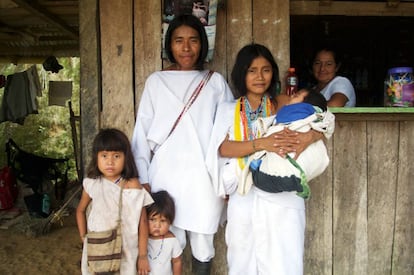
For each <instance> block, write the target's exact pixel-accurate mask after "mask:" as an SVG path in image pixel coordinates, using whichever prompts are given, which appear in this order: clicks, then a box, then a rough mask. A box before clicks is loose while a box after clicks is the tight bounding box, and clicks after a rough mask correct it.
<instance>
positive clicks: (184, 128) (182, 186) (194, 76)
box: [132, 15, 233, 274]
mask: <svg viewBox="0 0 414 275" xmlns="http://www.w3.org/2000/svg"><path fill="white" fill-rule="evenodd" d="M165 50H166V53H167V56H168V59H169V60H170V61H171V63H172V65H171V66H170V67H168V68H167V69H165V70H163V71H158V72H154V73H152V74H151V75H150V76H149V77H148V79H147V80H146V82H145V88H144V92H143V94H142V97H141V101H140V104H139V108H138V114H137V119H136V124H135V129H134V133H133V136H132V149H133V152H134V157H135V161H136V163H137V167H138V171H139V175H140V178H139V179H140V181H141V182H142V183H143V184H145V185H146V186H147V188H148V189H151V192H157V191H160V190H166V191H168V193H169V194H170V195H171V196H172V197H173V199H174V201H175V207H176V216H175V219H174V222H173V224H172V227H171V231H172V232H173V233H174V235H175V236H176V237H177V238H178V240H179V241H180V244H181V247H182V248H183V249H184V247H185V246H186V241H187V236H188V238H189V242H190V246H191V252H192V256H193V263H192V268H193V272H194V273H195V274H210V269H211V260H212V259H213V257H214V254H215V250H214V246H213V240H214V234H215V233H216V232H217V229H218V225H219V221H220V216H221V213H222V209H223V205H224V200H223V198H221V197H219V196H218V195H217V194H216V193H215V191H214V188H213V186H212V177H211V174H210V170H209V168H208V166H207V164H206V155H207V153H208V152H209V151H211V149H210V144H211V142H212V140H211V131H212V128H213V123H214V119H215V117H216V110H217V106H218V104H219V103H221V102H225V101H229V100H231V99H233V95H232V93H231V91H230V88H229V86H228V84H227V82H226V80H225V79H224V78H223V76H222V75H220V74H219V73H217V72H214V73H212V74H211V75H210V74H209V71H208V70H204V62H205V60H206V56H207V52H208V40H207V35H206V32H205V29H204V27H203V25H202V24H201V22H200V20H199V19H198V18H197V17H195V16H193V15H181V16H177V17H175V18H174V19H173V20H172V21H171V22H170V24H169V27H168V30H167V33H166V36H165ZM206 76H207V77H209V76H210V79H208V78H205V77H206ZM199 86H200V87H202V88H201V90H198V92H199V93H198V94H197V92H196V91H197V87H199Z"/></svg>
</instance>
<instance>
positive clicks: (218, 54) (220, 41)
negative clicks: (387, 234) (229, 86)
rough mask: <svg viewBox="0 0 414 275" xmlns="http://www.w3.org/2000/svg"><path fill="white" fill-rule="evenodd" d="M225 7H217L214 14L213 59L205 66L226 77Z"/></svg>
mask: <svg viewBox="0 0 414 275" xmlns="http://www.w3.org/2000/svg"><path fill="white" fill-rule="evenodd" d="M226 20H227V15H226V9H225V6H223V5H219V6H218V7H217V16H216V40H215V45H214V54H213V60H211V61H210V62H209V63H207V65H206V68H209V69H211V70H214V71H216V72H219V73H221V74H222V75H223V76H224V77H225V78H226V79H227V70H226V68H227V64H226V47H227V39H226V36H227V28H226Z"/></svg>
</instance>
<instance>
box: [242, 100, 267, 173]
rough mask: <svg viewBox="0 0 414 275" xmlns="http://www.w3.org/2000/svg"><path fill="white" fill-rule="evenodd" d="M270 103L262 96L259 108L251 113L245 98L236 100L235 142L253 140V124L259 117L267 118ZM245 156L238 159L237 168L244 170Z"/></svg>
mask: <svg viewBox="0 0 414 275" xmlns="http://www.w3.org/2000/svg"><path fill="white" fill-rule="evenodd" d="M271 104H272V103H271V101H270V99H269V98H268V96H266V95H264V96H263V97H262V100H261V102H260V105H259V107H258V108H257V109H256V110H255V111H252V110H251V107H250V103H249V100H248V99H247V97H245V96H242V97H240V98H239V100H237V103H236V108H235V114H234V125H235V127H234V137H235V140H236V141H244V140H253V139H254V138H255V137H256V136H255V133H254V131H253V123H254V122H255V121H256V120H257V119H258V118H259V117H267V116H270V114H271ZM247 158H248V157H247V156H245V157H243V158H239V159H238V162H239V166H240V168H241V169H243V168H244V165H245V163H247Z"/></svg>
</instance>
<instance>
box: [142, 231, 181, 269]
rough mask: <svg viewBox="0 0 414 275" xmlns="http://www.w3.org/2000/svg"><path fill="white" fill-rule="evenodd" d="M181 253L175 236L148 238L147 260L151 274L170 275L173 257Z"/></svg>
mask: <svg viewBox="0 0 414 275" xmlns="http://www.w3.org/2000/svg"><path fill="white" fill-rule="evenodd" d="M182 253H183V249H182V248H181V246H180V243H179V242H178V240H177V238H175V237H171V238H165V239H151V238H149V239H148V258H149V259H148V260H149V263H150V267H151V272H150V274H152V275H170V274H171V275H172V274H173V272H172V263H171V260H172V259H173V258H177V257H179V256H180V255H181V254H182Z"/></svg>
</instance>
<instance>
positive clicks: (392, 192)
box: [305, 108, 414, 275]
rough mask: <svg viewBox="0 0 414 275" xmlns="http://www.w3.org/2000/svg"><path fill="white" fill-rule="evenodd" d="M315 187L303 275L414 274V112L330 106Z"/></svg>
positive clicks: (309, 212) (308, 214) (412, 109)
mask: <svg viewBox="0 0 414 275" xmlns="http://www.w3.org/2000/svg"><path fill="white" fill-rule="evenodd" d="M330 110H331V111H332V112H333V113H334V114H335V116H336V125H335V126H336V127H335V134H334V135H333V137H332V138H331V139H330V140H329V141H328V143H327V145H328V150H329V155H330V158H331V163H330V165H329V167H328V169H327V170H326V171H325V173H324V174H323V175H321V176H320V177H318V178H317V179H315V180H314V181H312V182H311V183H310V185H311V189H312V197H311V199H310V200H309V201H308V202H307V232H306V249H305V254H306V255H305V269H306V270H305V274H376V275H377V274H414V272H413V271H414V261H413V259H414V241H413V237H414V221H413V216H414V215H413V213H414V212H413V210H414V207H413V201H414V200H413V198H414V197H413V196H414V195H413V194H414V184H413V183H412V180H413V178H414V108H332V109H330Z"/></svg>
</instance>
